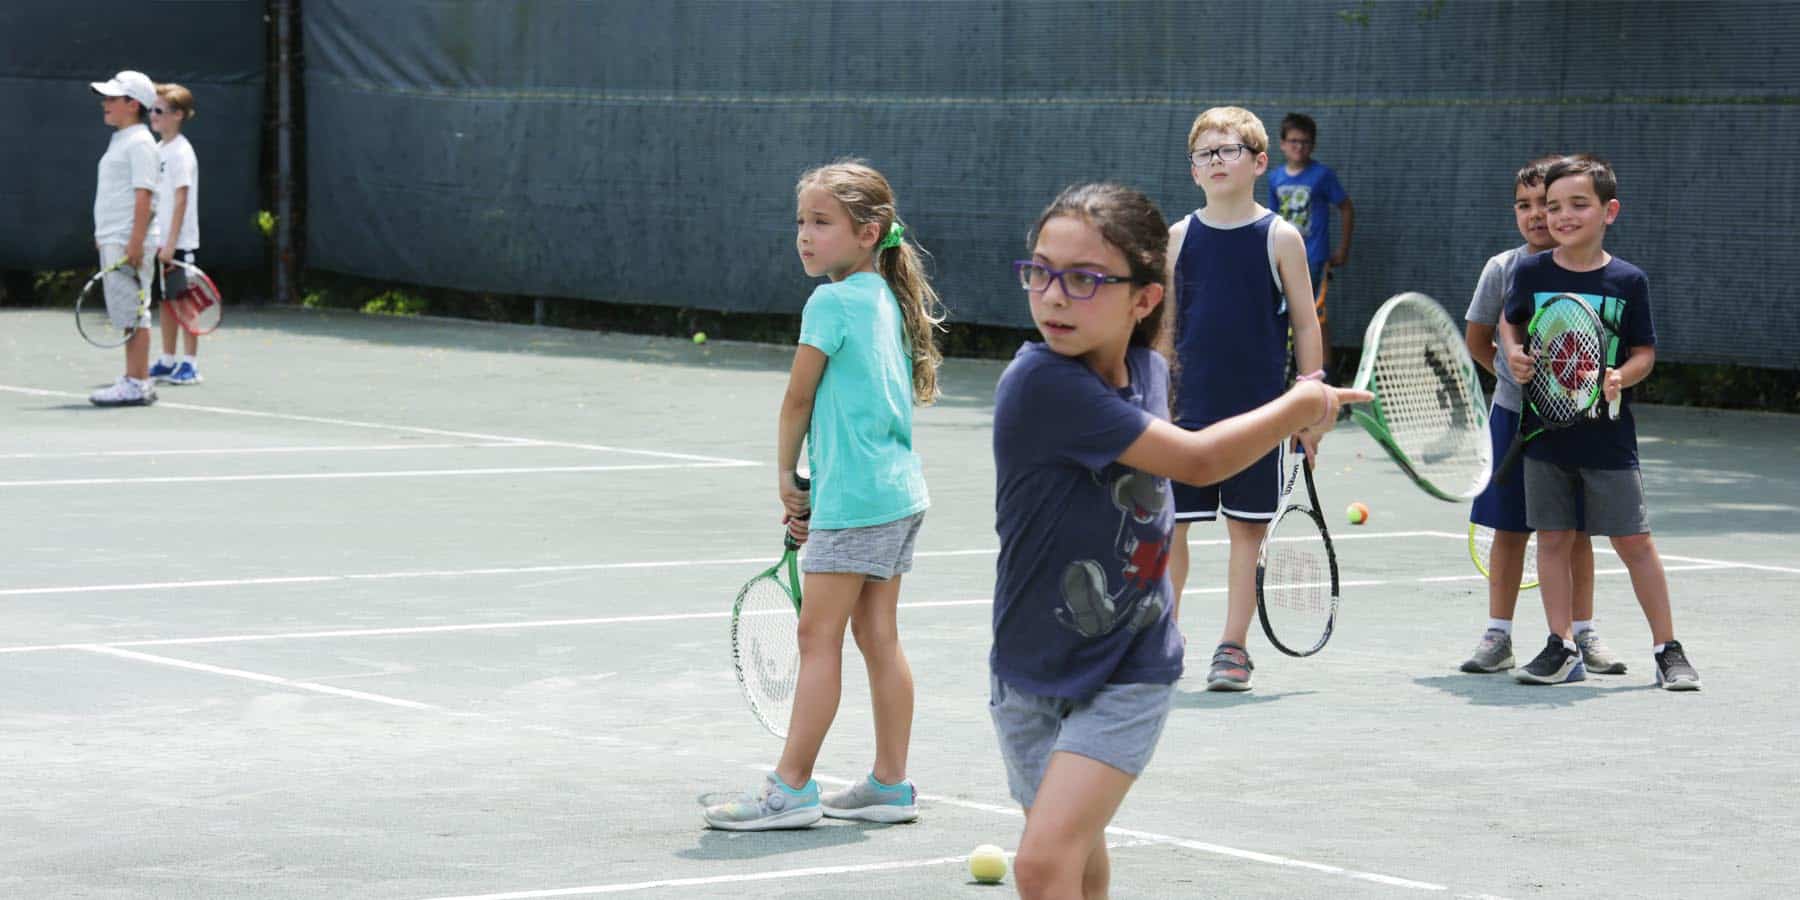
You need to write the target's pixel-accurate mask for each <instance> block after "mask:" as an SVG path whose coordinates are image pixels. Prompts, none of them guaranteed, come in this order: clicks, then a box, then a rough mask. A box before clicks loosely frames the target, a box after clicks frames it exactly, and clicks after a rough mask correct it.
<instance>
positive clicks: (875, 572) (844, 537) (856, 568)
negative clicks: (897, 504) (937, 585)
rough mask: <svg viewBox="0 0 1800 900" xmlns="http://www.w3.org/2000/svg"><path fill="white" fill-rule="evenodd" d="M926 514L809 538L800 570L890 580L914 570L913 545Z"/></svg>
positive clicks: (822, 533) (821, 532)
mask: <svg viewBox="0 0 1800 900" xmlns="http://www.w3.org/2000/svg"><path fill="white" fill-rule="evenodd" d="M923 524H925V514H924V513H922V512H919V513H913V514H912V515H910V516H907V517H906V518H904V519H895V520H894V521H892V522H883V523H881V524H880V525H865V526H863V527H861V528H828V529H822V530H819V531H814V532H813V533H811V534H810V535H808V536H807V538H806V555H805V556H804V557H802V558H801V560H800V571H802V572H818V573H821V574H824V573H846V574H852V575H867V576H869V577H870V578H873V579H875V580H876V581H886V580H888V579H889V578H892V577H894V576H895V575H903V574H905V573H907V572H911V571H912V558H913V544H914V543H915V542H916V541H918V539H919V526H920V525H923Z"/></svg>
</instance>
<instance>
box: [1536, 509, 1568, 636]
mask: <svg viewBox="0 0 1800 900" xmlns="http://www.w3.org/2000/svg"><path fill="white" fill-rule="evenodd" d="M1537 539H1538V591H1539V592H1540V593H1542V594H1543V595H1544V618H1545V619H1546V620H1548V621H1549V623H1550V633H1551V634H1554V635H1557V636H1559V637H1561V638H1562V639H1563V640H1565V641H1573V640H1574V639H1575V624H1574V619H1573V616H1572V615H1571V606H1572V605H1573V602H1574V592H1575V581H1574V575H1573V573H1572V572H1571V570H1570V566H1569V555H1570V553H1571V551H1572V549H1573V546H1574V543H1575V532H1574V531H1539V532H1538V533H1537Z"/></svg>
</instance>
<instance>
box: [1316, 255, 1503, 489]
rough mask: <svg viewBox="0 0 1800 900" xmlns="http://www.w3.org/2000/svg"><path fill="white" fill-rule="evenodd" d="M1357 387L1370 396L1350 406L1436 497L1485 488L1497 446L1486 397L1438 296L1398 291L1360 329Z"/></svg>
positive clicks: (1409, 474)
mask: <svg viewBox="0 0 1800 900" xmlns="http://www.w3.org/2000/svg"><path fill="white" fill-rule="evenodd" d="M1356 387H1358V388H1362V389H1364V390H1367V391H1369V392H1371V393H1373V394H1374V395H1375V399H1374V400H1373V401H1372V402H1370V403H1367V404H1359V405H1357V406H1354V407H1352V408H1351V409H1350V417H1351V418H1352V419H1355V420H1356V422H1357V424H1359V425H1361V426H1362V427H1363V429H1364V430H1365V431H1367V432H1368V433H1369V434H1370V436H1372V437H1374V438H1375V441H1376V443H1378V444H1380V445H1381V448H1382V449H1383V450H1386V451H1387V453H1388V455H1389V456H1390V457H1393V460H1394V462H1395V463H1397V464H1398V465H1399V466H1400V470H1401V471H1403V472H1405V473H1406V476H1407V477H1408V478H1411V479H1412V480H1413V483H1414V484H1417V485H1418V486H1419V487H1420V488H1423V489H1424V490H1425V492H1426V493H1428V494H1430V495H1432V496H1433V497H1437V498H1438V499H1440V500H1448V501H1451V502H1461V501H1465V500H1470V499H1473V498H1474V497H1475V495H1477V494H1479V493H1481V491H1482V489H1483V488H1485V487H1487V483H1488V472H1489V470H1490V469H1491V468H1492V467H1493V461H1494V449H1493V446H1492V443H1491V441H1490V440H1489V438H1488V433H1487V430H1488V426H1487V421H1488V410H1487V398H1486V396H1485V395H1484V394H1483V393H1482V391H1481V380H1480V379H1479V378H1478V377H1476V375H1475V360H1474V359H1472V358H1470V356H1469V348H1468V346H1467V345H1466V344H1465V343H1464V342H1463V333H1462V330H1461V329H1460V328H1458V327H1457V324H1456V323H1455V322H1454V321H1452V320H1451V318H1450V316H1449V314H1448V313H1446V312H1444V309H1443V307H1441V306H1439V305H1438V304H1437V301H1436V300H1433V299H1431V298H1430V297H1427V296H1425V295H1424V294H1420V293H1417V292H1411V291H1409V292H1407V293H1404V294H1398V295H1395V296H1394V297H1391V298H1389V299H1388V301H1387V302H1386V303H1383V304H1382V305H1381V308H1380V309H1378V310H1376V311H1375V317H1374V318H1373V319H1371V320H1370V321H1369V328H1368V330H1367V331H1365V332H1364V333H1363V355H1362V363H1361V364H1360V365H1359V366H1358V367H1357V370H1356Z"/></svg>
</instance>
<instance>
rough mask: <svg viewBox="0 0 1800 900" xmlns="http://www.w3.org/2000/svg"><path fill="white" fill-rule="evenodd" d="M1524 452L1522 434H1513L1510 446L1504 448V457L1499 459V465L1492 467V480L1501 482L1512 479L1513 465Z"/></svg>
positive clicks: (1515, 464) (1516, 463)
mask: <svg viewBox="0 0 1800 900" xmlns="http://www.w3.org/2000/svg"><path fill="white" fill-rule="evenodd" d="M1524 452H1525V437H1524V435H1516V436H1514V437H1513V442H1512V446H1511V447H1508V448H1506V456H1505V458H1503V459H1501V460H1500V465H1498V466H1495V467H1494V480H1495V481H1496V482H1500V483H1502V484H1505V483H1508V482H1510V481H1511V480H1512V470H1513V467H1515V466H1517V465H1518V464H1519V457H1520V456H1521V455H1523V454H1524Z"/></svg>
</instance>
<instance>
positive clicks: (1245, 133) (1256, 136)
mask: <svg viewBox="0 0 1800 900" xmlns="http://www.w3.org/2000/svg"><path fill="white" fill-rule="evenodd" d="M1208 131H1223V132H1226V133H1228V134H1235V135H1237V137H1238V140H1240V141H1243V142H1244V145H1245V146H1247V147H1249V148H1250V149H1251V150H1253V151H1255V152H1257V153H1267V152H1269V130H1268V129H1267V128H1264V127H1263V123H1262V120H1261V119H1259V118H1257V117H1256V113H1253V112H1251V111H1249V110H1247V109H1245V108H1243V107H1241V106H1215V107H1213V108H1212V109H1209V110H1207V111H1206V112H1203V113H1201V114H1200V115H1199V117H1198V118H1196V119H1194V127H1192V128H1189V129H1188V152H1189V153H1193V152H1194V147H1195V146H1196V145H1197V144H1199V142H1200V135H1202V134H1205V133H1206V132H1208Z"/></svg>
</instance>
